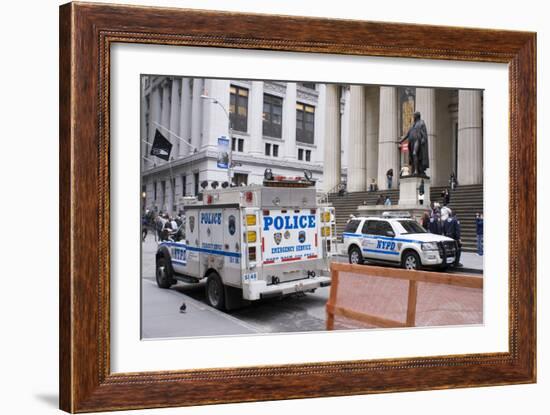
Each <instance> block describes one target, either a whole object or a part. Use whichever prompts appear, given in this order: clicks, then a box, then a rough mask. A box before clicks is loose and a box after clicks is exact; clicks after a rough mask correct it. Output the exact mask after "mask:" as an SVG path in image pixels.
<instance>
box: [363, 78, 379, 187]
mask: <svg viewBox="0 0 550 415" xmlns="http://www.w3.org/2000/svg"><path fill="white" fill-rule="evenodd" d="M365 93H366V97H365V105H366V107H367V110H366V123H367V130H366V152H367V169H366V175H367V177H366V181H367V189H368V188H369V185H370V183H371V182H372V179H375V180H377V178H378V123H379V121H380V120H379V118H380V87H377V86H368V87H365Z"/></svg>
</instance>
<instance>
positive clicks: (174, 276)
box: [156, 172, 335, 309]
mask: <svg viewBox="0 0 550 415" xmlns="http://www.w3.org/2000/svg"><path fill="white" fill-rule="evenodd" d="M314 184H315V183H314V182H313V181H311V176H309V177H307V178H286V177H282V176H277V177H273V175H272V173H271V172H269V174H268V175H267V176H266V180H265V181H264V185H263V186H262V185H250V186H245V187H232V188H226V189H214V190H205V191H204V192H203V196H202V200H192V201H190V202H189V203H188V204H186V205H184V215H185V219H186V220H185V224H184V227H185V232H183V234H184V236H182V239H181V240H171V241H163V242H161V243H160V244H159V247H158V250H157V253H156V279H157V284H158V286H159V287H161V288H169V287H170V286H172V285H173V284H175V283H176V282H177V281H183V282H187V283H189V282H199V281H204V280H206V299H207V302H208V303H209V304H210V305H211V306H213V307H215V308H218V309H232V308H236V307H238V306H240V305H241V303H242V300H250V301H253V300H259V299H262V298H269V297H277V296H284V295H288V294H292V293H303V292H313V291H314V290H315V289H317V288H319V287H325V286H329V285H330V277H329V276H325V275H322V273H325V274H327V275H328V273H327V272H326V271H327V270H328V266H329V257H330V256H331V255H332V254H333V251H335V244H334V240H335V224H334V219H335V218H334V209H333V208H332V207H329V206H326V205H320V204H317V198H316V191H315V187H314ZM334 253H335V252H334Z"/></svg>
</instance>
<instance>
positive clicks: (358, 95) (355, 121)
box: [347, 85, 367, 192]
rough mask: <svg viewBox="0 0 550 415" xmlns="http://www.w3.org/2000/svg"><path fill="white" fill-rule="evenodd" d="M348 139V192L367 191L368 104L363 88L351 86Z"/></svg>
mask: <svg viewBox="0 0 550 415" xmlns="http://www.w3.org/2000/svg"><path fill="white" fill-rule="evenodd" d="M348 131H349V138H348V148H347V150H348V191H349V192H361V191H364V190H366V183H365V182H366V178H367V173H366V167H367V154H366V150H365V149H366V144H367V136H366V132H367V131H366V104H365V90H364V88H363V87H362V86H359V85H351V86H350V100H349V130H348Z"/></svg>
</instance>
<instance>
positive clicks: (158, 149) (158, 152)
mask: <svg viewBox="0 0 550 415" xmlns="http://www.w3.org/2000/svg"><path fill="white" fill-rule="evenodd" d="M171 151H172V143H171V142H170V141H168V140H167V139H166V137H165V136H163V135H162V134H161V132H160V131H159V130H158V129H157V131H156V133H155V139H154V140H153V147H151V155H152V156H157V157H158V158H161V159H164V160H166V161H168V160H170V152H171Z"/></svg>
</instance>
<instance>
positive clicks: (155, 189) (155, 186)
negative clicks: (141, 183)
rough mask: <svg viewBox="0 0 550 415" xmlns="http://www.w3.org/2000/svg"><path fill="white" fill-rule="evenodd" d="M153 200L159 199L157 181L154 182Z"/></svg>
mask: <svg viewBox="0 0 550 415" xmlns="http://www.w3.org/2000/svg"><path fill="white" fill-rule="evenodd" d="M153 200H154V201H155V202H156V201H157V182H153Z"/></svg>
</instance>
